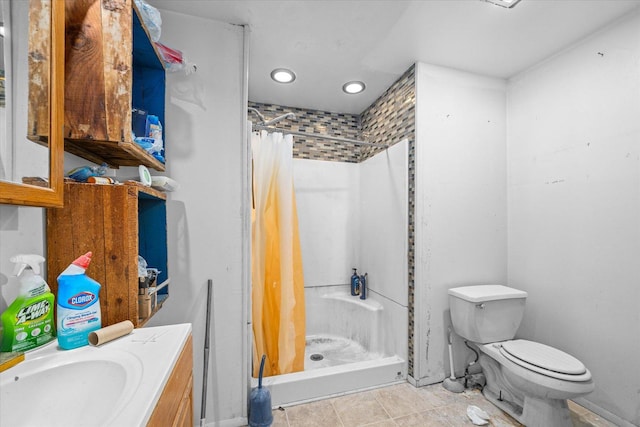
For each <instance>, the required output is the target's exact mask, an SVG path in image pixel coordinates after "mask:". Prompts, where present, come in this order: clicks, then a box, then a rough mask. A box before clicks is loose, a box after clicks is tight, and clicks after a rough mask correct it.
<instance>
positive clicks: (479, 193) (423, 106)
mask: <svg viewBox="0 0 640 427" xmlns="http://www.w3.org/2000/svg"><path fill="white" fill-rule="evenodd" d="M505 87H506V83H505V82H504V81H503V80H498V79H492V78H485V77H480V76H476V75H472V74H468V73H464V72H460V71H455V70H451V69H446V68H442V67H437V66H433V65H427V64H423V63H418V64H417V70H416V154H415V155H416V179H415V181H416V182H415V194H416V196H415V197H416V200H415V201H416V208H415V319H414V322H415V335H414V352H415V356H414V380H415V382H416V383H417V384H420V385H424V384H430V383H434V382H438V381H442V380H443V379H444V378H445V373H446V375H447V376H448V373H449V367H448V363H446V365H445V363H444V360H447V356H446V343H447V338H446V335H447V327H448V326H449V325H450V322H451V320H450V316H449V308H448V307H449V304H448V299H447V290H448V288H451V287H455V286H461V285H472V284H481V283H504V282H505V279H506V272H507V265H506V260H507V255H506V244H507V235H506V187H505V186H506V182H505V181H506V165H505V143H506V140H505V117H506V110H505V108H506V98H505ZM463 348H464V347H460V346H459V343H458V346H457V347H456V350H462V349H463ZM456 353H457V355H458V356H461V355H462V351H456ZM462 359H463V358H462V357H458V358H457V360H456V362H457V363H456V366H457V367H458V370H459V372H458V374H462V369H463V364H464V360H462Z"/></svg>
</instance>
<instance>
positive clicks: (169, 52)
mask: <svg viewBox="0 0 640 427" xmlns="http://www.w3.org/2000/svg"><path fill="white" fill-rule="evenodd" d="M155 45H156V47H157V48H158V52H160V56H162V60H163V61H164V65H165V68H166V69H167V71H169V72H172V73H173V72H176V71H184V72H185V73H186V74H191V73H192V72H194V71H196V65H195V64H191V63H190V62H189V61H187V59H186V58H185V56H184V55H183V54H182V52H181V51H179V50H177V49H172V48H170V47H167V46H165V45H163V44H162V43H155Z"/></svg>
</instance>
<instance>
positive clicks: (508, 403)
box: [478, 346, 593, 427]
mask: <svg viewBox="0 0 640 427" xmlns="http://www.w3.org/2000/svg"><path fill="white" fill-rule="evenodd" d="M478 348H479V349H480V350H481V352H480V360H479V362H480V366H481V367H482V371H483V373H484V374H485V376H486V378H487V383H486V386H485V387H484V388H483V390H482V394H483V395H484V396H485V398H486V399H487V400H488V401H490V402H491V403H493V404H494V405H495V406H497V407H498V408H500V409H502V410H503V411H504V412H506V413H507V414H509V415H511V416H512V417H513V418H515V419H516V420H517V421H518V422H520V423H521V424H524V425H525V426H527V427H550V426H553V427H572V426H573V422H572V421H571V412H570V411H569V406H568V404H567V400H566V399H563V398H557V397H560V396H562V397H565V396H566V397H567V398H570V397H569V396H568V395H567V394H568V393H564V392H560V391H559V389H558V390H552V391H554V392H555V394H556V395H557V397H556V398H550V396H549V395H550V394H551V393H541V394H537V393H538V392H540V389H539V384H538V383H537V382H536V383H530V382H528V381H527V380H525V379H524V378H523V377H521V376H519V375H515V374H514V372H512V371H511V370H509V369H507V368H505V367H504V365H503V364H502V363H499V362H498V361H497V360H496V359H495V358H500V355H499V353H497V352H494V351H493V348H492V347H487V346H483V347H478ZM488 353H490V354H488ZM491 356H493V357H491ZM494 357H495V358H494ZM503 363H505V364H506V363H508V362H507V361H503ZM592 388H593V385H592V384H591V383H590V384H587V385H586V386H585V390H588V391H591V389H592ZM581 394H585V393H578V392H575V393H573V395H574V396H579V395H581ZM542 396H545V397H542Z"/></svg>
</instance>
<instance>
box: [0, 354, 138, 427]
mask: <svg viewBox="0 0 640 427" xmlns="http://www.w3.org/2000/svg"><path fill="white" fill-rule="evenodd" d="M90 350H93V351H90ZM142 373H143V365H142V363H141V361H140V359H139V358H138V357H136V356H135V355H132V354H131V353H128V352H125V351H121V350H117V349H107V348H105V349H99V350H98V351H96V349H90V348H88V347H84V348H81V349H77V350H73V351H62V352H61V351H57V352H51V354H46V353H45V354H43V355H39V356H37V357H35V358H32V359H27V360H26V361H25V362H22V363H20V364H18V365H17V366H15V367H13V368H11V369H9V370H7V371H5V372H2V373H1V374H0V426H15V427H20V426H67V427H70V426H92V427H93V426H106V425H109V424H111V422H112V421H113V420H114V418H116V417H117V416H118V414H119V413H120V411H121V410H122V409H123V407H124V406H126V405H127V404H128V403H129V401H130V400H131V398H132V396H133V395H134V394H135V392H136V390H137V388H138V386H139V384H140V381H141V378H142Z"/></svg>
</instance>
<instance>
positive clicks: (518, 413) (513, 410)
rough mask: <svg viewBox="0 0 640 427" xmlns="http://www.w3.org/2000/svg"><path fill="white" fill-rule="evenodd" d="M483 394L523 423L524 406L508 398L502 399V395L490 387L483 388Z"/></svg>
mask: <svg viewBox="0 0 640 427" xmlns="http://www.w3.org/2000/svg"><path fill="white" fill-rule="evenodd" d="M482 395H483V396H484V397H485V399H487V400H488V401H489V402H491V403H493V404H494V405H495V406H497V407H498V408H500V409H501V410H502V411H503V412H506V413H507V414H509V415H511V417H513V418H514V419H516V420H517V421H518V422H520V423H522V406H519V405H517V404H516V403H513V402H510V401H508V400H505V399H501V398H500V396H498V395H496V394H494V393H493V392H492V391H491V390H490V389H489V388H488V387H485V388H483V389H482Z"/></svg>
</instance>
